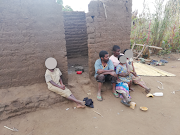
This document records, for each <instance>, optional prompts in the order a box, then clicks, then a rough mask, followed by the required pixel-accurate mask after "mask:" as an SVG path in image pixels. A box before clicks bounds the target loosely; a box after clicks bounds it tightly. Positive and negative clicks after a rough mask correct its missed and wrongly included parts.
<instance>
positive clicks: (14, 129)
mask: <svg viewBox="0 0 180 135" xmlns="http://www.w3.org/2000/svg"><path fill="white" fill-rule="evenodd" d="M4 127H5V128H7V129H9V130H11V131H18V129H16V128H14V127H13V128H9V127H7V126H4Z"/></svg>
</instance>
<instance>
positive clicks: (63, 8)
mask: <svg viewBox="0 0 180 135" xmlns="http://www.w3.org/2000/svg"><path fill="white" fill-rule="evenodd" d="M56 2H57V3H58V4H59V5H61V6H62V11H73V9H72V8H71V7H70V6H68V5H66V6H63V0H57V1H56Z"/></svg>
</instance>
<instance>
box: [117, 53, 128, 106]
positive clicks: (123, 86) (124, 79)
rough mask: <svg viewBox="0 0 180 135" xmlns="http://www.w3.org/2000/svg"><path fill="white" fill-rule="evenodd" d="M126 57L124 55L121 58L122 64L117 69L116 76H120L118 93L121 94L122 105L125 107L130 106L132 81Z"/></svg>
mask: <svg viewBox="0 0 180 135" xmlns="http://www.w3.org/2000/svg"><path fill="white" fill-rule="evenodd" d="M126 59H127V58H126V57H125V56H123V55H120V56H119V60H120V63H119V65H118V66H117V67H116V74H117V75H118V79H117V84H116V91H117V92H118V93H120V98H122V100H121V103H122V104H124V105H125V106H128V107H129V106H130V104H129V103H130V102H131V100H130V98H131V97H130V95H129V84H130V81H131V74H130V73H129V72H128V71H127V68H126Z"/></svg>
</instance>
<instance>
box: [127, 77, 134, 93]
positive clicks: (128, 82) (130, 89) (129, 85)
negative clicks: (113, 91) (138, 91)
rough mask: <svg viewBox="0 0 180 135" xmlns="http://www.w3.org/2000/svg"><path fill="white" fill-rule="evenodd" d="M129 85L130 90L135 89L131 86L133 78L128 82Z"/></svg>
mask: <svg viewBox="0 0 180 135" xmlns="http://www.w3.org/2000/svg"><path fill="white" fill-rule="evenodd" d="M128 86H129V90H130V91H134V89H133V88H131V86H132V80H131V81H130V82H128Z"/></svg>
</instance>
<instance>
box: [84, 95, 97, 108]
mask: <svg viewBox="0 0 180 135" xmlns="http://www.w3.org/2000/svg"><path fill="white" fill-rule="evenodd" d="M83 101H85V105H86V106H88V107H91V108H94V105H93V101H92V99H88V97H86V98H84V99H83Z"/></svg>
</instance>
